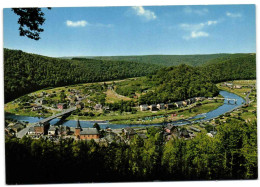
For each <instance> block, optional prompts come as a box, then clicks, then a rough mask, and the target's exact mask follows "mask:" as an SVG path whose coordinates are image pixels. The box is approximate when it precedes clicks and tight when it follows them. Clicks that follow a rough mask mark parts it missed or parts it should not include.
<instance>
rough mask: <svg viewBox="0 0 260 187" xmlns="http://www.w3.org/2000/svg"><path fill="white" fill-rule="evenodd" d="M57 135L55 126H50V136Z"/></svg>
mask: <svg viewBox="0 0 260 187" xmlns="http://www.w3.org/2000/svg"><path fill="white" fill-rule="evenodd" d="M56 134H57V129H56V127H54V126H50V128H49V130H48V135H51V136H55V135H56Z"/></svg>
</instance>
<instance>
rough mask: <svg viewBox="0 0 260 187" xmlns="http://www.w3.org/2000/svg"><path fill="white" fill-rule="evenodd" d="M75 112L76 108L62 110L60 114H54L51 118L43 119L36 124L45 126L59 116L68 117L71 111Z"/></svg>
mask: <svg viewBox="0 0 260 187" xmlns="http://www.w3.org/2000/svg"><path fill="white" fill-rule="evenodd" d="M75 110H77V107H72V108H69V109H66V110H63V111H62V112H61V113H58V114H55V115H53V116H50V117H48V118H45V119H42V120H40V121H39V122H38V123H39V124H46V123H48V122H50V121H51V120H53V119H55V118H57V117H60V116H63V117H65V118H66V117H68V116H69V115H70V114H71V113H72V112H73V111H75Z"/></svg>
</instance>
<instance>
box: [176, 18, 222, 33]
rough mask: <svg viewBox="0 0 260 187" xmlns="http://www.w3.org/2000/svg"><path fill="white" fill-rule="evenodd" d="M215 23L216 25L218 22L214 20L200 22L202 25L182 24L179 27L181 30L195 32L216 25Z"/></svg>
mask: <svg viewBox="0 0 260 187" xmlns="http://www.w3.org/2000/svg"><path fill="white" fill-rule="evenodd" d="M217 23H218V21H216V20H213V21H212V20H209V21H206V22H202V23H197V24H187V23H182V24H180V27H181V28H182V29H183V30H188V31H197V30H201V29H203V28H204V27H205V26H211V25H216V24H217Z"/></svg>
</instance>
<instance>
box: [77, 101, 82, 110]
mask: <svg viewBox="0 0 260 187" xmlns="http://www.w3.org/2000/svg"><path fill="white" fill-rule="evenodd" d="M76 107H77V108H79V109H83V108H84V103H82V102H80V103H78V104H77V105H76Z"/></svg>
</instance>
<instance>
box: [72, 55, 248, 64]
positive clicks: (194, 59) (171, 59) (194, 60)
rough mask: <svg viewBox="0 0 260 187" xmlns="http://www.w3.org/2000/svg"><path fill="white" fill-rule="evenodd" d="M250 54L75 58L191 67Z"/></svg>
mask: <svg viewBox="0 0 260 187" xmlns="http://www.w3.org/2000/svg"><path fill="white" fill-rule="evenodd" d="M246 55H248V54H244V53H241V54H239V53H238V54H224V53H222V54H206V55H143V56H97V57H74V58H81V59H84V58H92V59H101V60H115V61H118V60H119V61H127V62H140V63H149V64H159V65H163V66H176V65H180V64H187V65H190V66H201V65H204V64H210V63H214V62H221V61H224V60H228V59H232V58H237V57H241V56H246Z"/></svg>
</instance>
